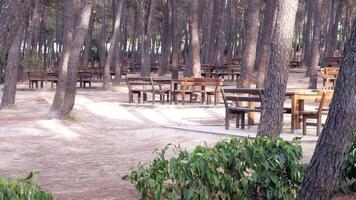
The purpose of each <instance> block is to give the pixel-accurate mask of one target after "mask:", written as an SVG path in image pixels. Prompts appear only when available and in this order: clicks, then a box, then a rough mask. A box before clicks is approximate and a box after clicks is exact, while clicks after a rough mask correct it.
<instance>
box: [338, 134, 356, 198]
mask: <svg viewBox="0 0 356 200" xmlns="http://www.w3.org/2000/svg"><path fill="white" fill-rule="evenodd" d="M338 192H341V193H352V192H356V137H355V138H354V140H353V143H352V146H351V149H350V152H349V154H348V157H347V159H346V160H345V161H344V163H343V166H342V168H341V173H340V179H339V187H338Z"/></svg>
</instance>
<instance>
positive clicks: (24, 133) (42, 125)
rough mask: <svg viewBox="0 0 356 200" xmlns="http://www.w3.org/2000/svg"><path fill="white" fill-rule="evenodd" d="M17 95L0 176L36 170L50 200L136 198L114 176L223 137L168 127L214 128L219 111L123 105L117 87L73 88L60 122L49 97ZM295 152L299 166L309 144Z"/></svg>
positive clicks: (5, 114) (6, 127)
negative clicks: (171, 150)
mask: <svg viewBox="0 0 356 200" xmlns="http://www.w3.org/2000/svg"><path fill="white" fill-rule="evenodd" d="M292 77H293V78H292V79H291V80H290V83H289V84H290V85H291V86H293V87H304V86H305V84H306V82H305V79H304V78H303V76H302V75H300V74H295V75H293V76H292ZM1 87H2V86H0V88H1ZM19 88H20V90H19V91H18V92H17V95H16V107H15V108H13V109H9V110H1V111H0V158H1V159H0V174H1V175H3V176H8V177H18V176H21V175H25V174H26V173H28V172H29V171H31V170H33V171H39V172H40V177H39V178H38V180H37V181H38V183H40V184H41V185H43V187H44V189H45V190H47V191H51V192H52V193H53V194H54V196H55V198H56V199H65V200H67V199H73V200H75V199H125V200H126V199H138V195H137V193H136V192H135V189H134V187H133V186H132V185H131V184H130V183H128V182H126V181H123V180H121V178H120V177H121V176H122V175H124V174H125V173H127V172H128V171H130V170H132V169H134V168H135V166H136V164H137V163H138V162H139V161H142V162H148V161H150V160H151V159H152V158H153V157H154V156H155V155H154V153H153V152H154V151H155V149H160V148H163V147H164V146H165V145H166V144H168V143H173V144H180V145H181V146H182V147H185V148H188V149H190V148H193V147H194V146H195V145H198V144H205V143H206V144H208V145H212V144H214V143H216V142H217V141H219V140H222V139H225V138H229V136H223V135H219V134H212V133H204V132H197V131H188V130H179V129H174V128H168V127H172V126H192V125H200V126H203V125H211V124H215V125H222V124H223V119H224V108H223V106H222V105H219V106H200V105H199V104H195V105H188V106H174V105H154V106H152V105H150V104H146V105H137V104H131V105H130V104H128V103H127V90H126V88H125V87H124V86H121V87H118V88H116V89H113V90H112V91H101V90H100V89H87V90H82V89H81V90H78V93H77V97H76V104H75V108H74V110H73V113H72V118H71V119H70V120H65V121H60V120H57V119H53V118H51V117H50V116H51V115H50V113H49V108H50V105H51V103H52V99H53V95H54V91H53V90H36V91H29V90H27V89H24V88H26V85H20V87H19ZM0 95H2V92H0ZM302 146H303V151H304V154H303V155H304V158H303V161H305V162H307V161H308V160H309V159H310V157H311V155H312V153H313V150H314V147H315V142H304V143H302ZM341 199H344V198H341Z"/></svg>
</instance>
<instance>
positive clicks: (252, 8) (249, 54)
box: [237, 0, 260, 88]
mask: <svg viewBox="0 0 356 200" xmlns="http://www.w3.org/2000/svg"><path fill="white" fill-rule="evenodd" d="M259 14H260V0H250V1H248V7H247V10H246V18H245V27H246V34H245V41H246V46H245V48H244V55H243V62H242V67H241V78H240V79H239V81H238V84H237V86H238V87H243V88H249V87H250V86H251V84H252V77H253V68H254V66H255V58H256V47H257V39H258V20H259Z"/></svg>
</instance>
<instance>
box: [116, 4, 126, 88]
mask: <svg viewBox="0 0 356 200" xmlns="http://www.w3.org/2000/svg"><path fill="white" fill-rule="evenodd" d="M121 15H122V17H121V23H120V27H122V28H120V29H121V32H120V37H119V38H120V42H116V44H115V52H116V53H115V56H114V57H115V59H114V60H115V79H114V85H119V84H120V81H121V66H123V64H124V62H125V60H124V59H125V57H124V56H125V54H126V48H127V46H126V42H127V2H126V0H124V4H123V5H122V14H121Z"/></svg>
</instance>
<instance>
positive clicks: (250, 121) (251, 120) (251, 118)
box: [247, 102, 256, 126]
mask: <svg viewBox="0 0 356 200" xmlns="http://www.w3.org/2000/svg"><path fill="white" fill-rule="evenodd" d="M248 107H249V108H250V109H255V107H256V106H255V102H249V103H248ZM247 124H248V125H249V126H253V125H254V124H255V113H254V112H248V113H247Z"/></svg>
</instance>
